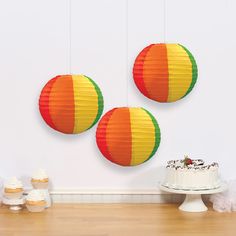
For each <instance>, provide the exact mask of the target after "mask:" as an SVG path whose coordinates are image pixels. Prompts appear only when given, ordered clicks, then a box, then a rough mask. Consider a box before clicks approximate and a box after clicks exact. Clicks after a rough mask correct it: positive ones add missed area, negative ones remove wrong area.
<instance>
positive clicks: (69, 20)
mask: <svg viewBox="0 0 236 236" xmlns="http://www.w3.org/2000/svg"><path fill="white" fill-rule="evenodd" d="M71 4H72V3H71V0H68V74H71V20H72V19H71V18H72V17H71Z"/></svg>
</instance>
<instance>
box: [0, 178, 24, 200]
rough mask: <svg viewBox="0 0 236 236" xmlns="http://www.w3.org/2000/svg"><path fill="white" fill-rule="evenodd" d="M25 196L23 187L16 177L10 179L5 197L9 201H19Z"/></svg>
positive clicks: (5, 188)
mask: <svg viewBox="0 0 236 236" xmlns="http://www.w3.org/2000/svg"><path fill="white" fill-rule="evenodd" d="M22 195H23V185H22V183H21V181H20V180H18V179H17V178H16V177H13V178H11V179H9V180H8V181H7V182H6V183H5V185H4V196H5V197H6V198H8V199H19V198H21V197H22Z"/></svg>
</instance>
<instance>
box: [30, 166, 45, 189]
mask: <svg viewBox="0 0 236 236" xmlns="http://www.w3.org/2000/svg"><path fill="white" fill-rule="evenodd" d="M48 182H49V179H48V175H47V174H46V172H45V170H43V169H38V170H37V171H36V172H35V173H34V174H33V176H32V178H31V184H32V185H33V187H34V188H35V189H47V188H48Z"/></svg>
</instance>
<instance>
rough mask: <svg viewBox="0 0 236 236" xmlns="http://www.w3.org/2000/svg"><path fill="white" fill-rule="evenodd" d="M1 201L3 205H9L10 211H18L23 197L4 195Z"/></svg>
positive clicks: (23, 201) (23, 199)
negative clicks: (11, 197)
mask: <svg viewBox="0 0 236 236" xmlns="http://www.w3.org/2000/svg"><path fill="white" fill-rule="evenodd" d="M2 202H3V203H4V204H5V205H9V206H10V207H9V209H10V210H12V211H19V210H21V209H22V205H23V204H24V203H25V198H24V197H22V198H19V199H8V198H6V197H3V199H2Z"/></svg>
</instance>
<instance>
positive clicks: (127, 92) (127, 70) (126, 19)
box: [125, 0, 129, 107]
mask: <svg viewBox="0 0 236 236" xmlns="http://www.w3.org/2000/svg"><path fill="white" fill-rule="evenodd" d="M125 21H126V32H125V35H126V42H125V43H126V55H125V60H126V106H127V107H128V106H129V88H128V87H129V1H128V0H126V14H125Z"/></svg>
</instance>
